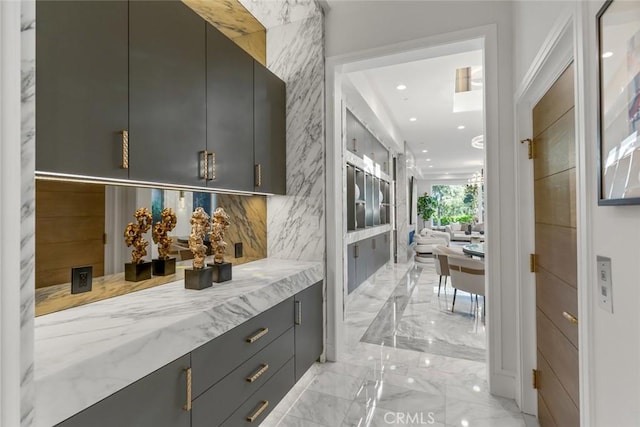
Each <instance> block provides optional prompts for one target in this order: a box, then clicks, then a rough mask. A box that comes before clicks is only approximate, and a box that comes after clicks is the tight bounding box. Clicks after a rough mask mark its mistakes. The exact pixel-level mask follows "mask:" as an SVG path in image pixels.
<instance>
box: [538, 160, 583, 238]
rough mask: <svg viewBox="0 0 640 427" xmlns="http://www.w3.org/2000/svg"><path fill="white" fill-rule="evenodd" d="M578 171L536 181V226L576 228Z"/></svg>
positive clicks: (572, 170) (571, 170)
mask: <svg viewBox="0 0 640 427" xmlns="http://www.w3.org/2000/svg"><path fill="white" fill-rule="evenodd" d="M575 180H576V171H575V169H570V170H567V171H564V172H560V173H557V174H555V175H551V176H548V177H545V178H542V179H539V180H537V181H535V184H534V185H535V198H536V200H535V216H536V224H550V225H559V226H563V227H574V228H575V226H576V211H575V206H576V190H575V189H576V186H575Z"/></svg>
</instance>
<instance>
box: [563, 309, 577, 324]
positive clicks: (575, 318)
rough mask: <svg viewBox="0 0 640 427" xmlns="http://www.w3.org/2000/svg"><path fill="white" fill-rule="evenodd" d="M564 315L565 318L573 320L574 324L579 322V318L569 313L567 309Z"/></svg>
mask: <svg viewBox="0 0 640 427" xmlns="http://www.w3.org/2000/svg"><path fill="white" fill-rule="evenodd" d="M562 317H564V318H565V319H567V320H568V321H569V322H571V323H572V324H574V325H577V324H578V318H577V317H576V316H574V315H572V314H571V313H567V312H566V311H563V312H562Z"/></svg>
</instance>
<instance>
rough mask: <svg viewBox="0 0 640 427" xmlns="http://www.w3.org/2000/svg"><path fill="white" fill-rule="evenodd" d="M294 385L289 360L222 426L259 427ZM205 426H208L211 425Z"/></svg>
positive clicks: (291, 365) (292, 368)
mask: <svg viewBox="0 0 640 427" xmlns="http://www.w3.org/2000/svg"><path fill="white" fill-rule="evenodd" d="M295 383H296V379H295V368H294V360H293V358H291V359H289V361H288V362H287V363H286V364H285V365H284V366H283V367H282V368H280V370H279V371H278V372H277V373H276V374H275V375H274V376H273V377H271V378H270V379H269V381H267V382H266V384H265V385H263V386H262V387H260V389H259V390H258V391H257V392H256V393H255V394H253V395H252V396H251V397H250V398H249V399H247V400H246V401H245V402H244V403H243V404H242V405H241V406H240V407H239V408H238V409H237V410H236V411H235V412H234V413H233V414H232V415H231V416H230V417H229V418H228V419H227V420H226V421H225V422H224V424H222V426H223V427H241V426H249V425H260V423H261V422H262V421H264V419H265V418H266V417H267V415H269V413H270V412H271V411H272V410H273V408H274V407H275V406H276V405H277V404H278V402H280V401H281V400H282V398H283V397H284V396H286V394H287V392H289V390H290V389H291V387H293V385H294V384H295ZM207 425H209V426H210V425H212V424H207ZM194 427H195V426H194Z"/></svg>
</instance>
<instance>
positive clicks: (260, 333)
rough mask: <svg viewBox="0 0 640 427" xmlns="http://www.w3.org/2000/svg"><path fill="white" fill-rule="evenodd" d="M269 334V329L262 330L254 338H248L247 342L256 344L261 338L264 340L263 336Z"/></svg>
mask: <svg viewBox="0 0 640 427" xmlns="http://www.w3.org/2000/svg"><path fill="white" fill-rule="evenodd" d="M268 333H269V328H262V329H261V330H260V332H258V333H257V334H255V335H254V336H252V337H249V338H247V342H248V343H254V342H256V341H258V340H259V339H260V338H262V337H263V336H265V335H267V334H268Z"/></svg>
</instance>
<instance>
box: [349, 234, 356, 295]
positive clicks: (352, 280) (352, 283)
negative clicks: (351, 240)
mask: <svg viewBox="0 0 640 427" xmlns="http://www.w3.org/2000/svg"><path fill="white" fill-rule="evenodd" d="M356 244H357V243H356ZM356 244H352V245H349V246H347V291H348V293H351V292H353V290H354V289H355V288H357V287H358V283H357V282H356V262H357V261H356V260H357V258H356V246H355V245H356Z"/></svg>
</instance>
